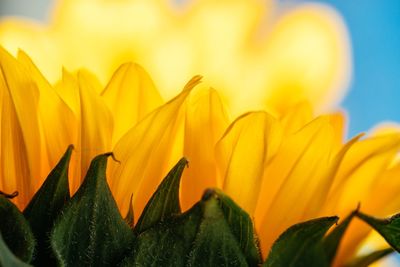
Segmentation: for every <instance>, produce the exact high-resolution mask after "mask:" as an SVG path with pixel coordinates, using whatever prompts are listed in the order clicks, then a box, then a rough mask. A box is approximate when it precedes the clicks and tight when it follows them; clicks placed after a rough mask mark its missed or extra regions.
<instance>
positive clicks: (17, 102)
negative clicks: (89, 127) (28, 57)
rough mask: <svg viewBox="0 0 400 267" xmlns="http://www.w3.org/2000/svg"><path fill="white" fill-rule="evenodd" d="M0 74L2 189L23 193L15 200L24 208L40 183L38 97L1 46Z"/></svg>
mask: <svg viewBox="0 0 400 267" xmlns="http://www.w3.org/2000/svg"><path fill="white" fill-rule="evenodd" d="M0 71H1V72H0V73H1V77H0V78H1V82H0V86H1V88H0V89H1V90H2V101H3V103H2V112H1V113H2V114H1V144H2V145H1V178H2V186H3V187H4V189H3V190H4V191H9V192H13V191H15V190H18V191H20V192H23V194H21V197H18V199H17V200H16V201H17V203H18V205H19V206H20V207H21V208H23V207H24V205H26V204H27V203H28V200H29V199H30V198H31V197H32V196H33V193H34V192H35V190H36V189H37V188H38V186H39V184H40V170H41V169H42V168H41V164H42V158H41V155H42V149H41V148H42V147H41V143H40V131H39V123H38V117H37V110H38V107H37V106H38V100H39V94H38V90H37V87H36V85H35V83H34V81H33V80H31V79H30V76H29V75H28V72H27V70H26V69H25V68H24V67H23V66H21V64H19V63H18V62H17V60H16V59H14V58H13V57H12V56H11V55H9V54H8V53H7V52H6V51H5V50H4V49H3V48H2V47H0ZM38 176H39V177H38Z"/></svg>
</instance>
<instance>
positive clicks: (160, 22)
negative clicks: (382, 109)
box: [0, 0, 400, 265]
mask: <svg viewBox="0 0 400 267" xmlns="http://www.w3.org/2000/svg"><path fill="white" fill-rule="evenodd" d="M227 3H228V1H211V0H210V1H194V2H190V4H188V5H186V6H184V7H181V8H180V9H176V8H172V7H171V6H169V5H167V4H166V2H162V3H160V2H159V1H149V0H147V1H145V0H142V1H140V0H137V1H119V2H114V3H112V2H111V1H96V0H92V1H90V0H85V1H77V0H71V1H63V2H62V3H61V4H60V6H59V13H56V16H54V18H53V21H52V24H51V25H50V26H41V25H34V24H31V23H27V22H23V21H16V20H10V21H5V22H3V23H2V24H1V25H0V43H1V44H2V45H4V46H5V47H6V48H7V49H8V50H9V51H11V52H13V53H14V52H17V51H16V50H17V48H19V47H22V48H23V49H24V50H26V51H28V52H29V54H31V55H32V57H33V58H34V59H35V62H37V63H38V65H39V67H40V69H43V72H44V74H45V75H44V76H43V75H42V74H41V72H40V71H39V70H38V69H37V68H36V67H35V65H34V64H33V63H32V61H31V60H30V58H29V57H28V56H27V55H26V54H25V53H24V52H22V51H19V52H18V56H17V58H13V57H12V56H11V55H10V54H8V53H7V52H6V51H5V49H0V70H1V72H0V73H1V75H0V90H1V91H0V97H1V125H0V132H1V143H0V172H1V173H0V188H1V190H2V191H6V192H11V191H14V190H18V191H20V192H21V194H20V196H19V197H18V198H17V199H16V200H15V201H16V202H17V204H18V205H19V207H20V208H22V207H24V206H25V205H26V204H27V202H28V201H29V199H30V198H31V197H32V195H33V193H34V192H35V191H36V190H37V189H38V187H39V186H40V184H41V183H42V181H43V179H44V177H46V175H47V173H48V172H49V170H50V169H51V168H52V167H53V166H54V165H55V164H56V162H57V160H58V159H59V158H60V156H61V155H62V153H63V152H64V150H65V148H66V147H67V145H69V144H74V145H75V153H74V156H73V160H72V163H71V165H72V166H71V179H70V182H71V188H72V191H74V190H76V188H77V187H78V186H79V184H80V182H81V177H82V175H83V174H84V173H85V172H86V170H87V168H88V166H89V163H90V160H91V159H92V158H93V157H94V156H95V155H97V154H99V153H103V152H107V151H110V150H113V151H114V153H115V156H116V158H117V159H118V160H119V161H120V163H116V162H113V163H110V166H109V170H108V171H109V173H108V179H109V184H110V187H111V189H112V191H113V194H114V195H115V198H116V199H117V202H118V204H119V207H120V209H121V211H122V212H125V211H126V210H127V207H128V205H129V197H130V196H131V194H133V197H134V206H135V212H136V213H135V216H138V215H139V214H140V212H141V211H142V209H143V207H144V205H145V203H146V202H147V200H148V199H149V198H150V196H151V194H152V193H153V192H154V190H155V188H156V187H157V185H158V184H159V182H160V180H161V179H162V178H163V177H164V175H165V174H166V173H167V171H168V170H169V169H170V168H171V167H172V166H173V164H175V163H176V162H177V161H178V159H179V158H180V157H182V155H185V156H186V157H188V158H189V160H190V168H188V169H187V170H186V171H185V174H184V178H183V180H182V191H181V195H182V206H183V207H184V208H188V207H190V205H191V204H193V203H194V201H196V200H198V199H199V198H200V196H201V193H202V192H203V191H204V189H205V188H207V187H219V188H222V189H223V190H224V191H225V192H226V193H228V195H230V196H231V197H232V198H233V199H234V200H235V201H236V202H237V203H238V204H239V205H240V206H242V207H243V208H244V209H245V210H246V211H247V212H249V214H251V215H252V216H253V218H254V221H255V224H256V229H257V232H258V233H259V235H260V240H261V246H262V249H263V253H264V256H265V255H266V254H267V252H268V249H269V248H270V247H271V244H272V242H273V241H274V240H275V239H276V238H277V236H278V235H279V234H280V233H281V232H282V231H283V230H285V229H286V228H287V227H288V226H290V225H292V224H294V223H297V222H300V221H304V220H307V219H310V218H314V217H317V216H322V215H324V216H325V215H334V214H335V215H336V214H337V215H339V216H341V217H342V218H343V217H344V216H346V215H347V214H348V213H349V212H350V211H351V210H353V209H354V208H355V207H356V206H357V204H358V203H359V202H361V203H362V209H363V211H365V212H368V213H370V214H374V215H387V214H391V213H393V212H395V211H398V209H399V207H400V199H398V196H397V192H396V186H398V181H397V180H396V179H395V177H396V175H398V173H399V171H400V166H399V165H398V163H397V161H395V157H396V154H397V152H398V150H399V148H400V135H399V134H398V133H388V134H382V135H376V136H370V137H368V138H366V139H363V140H361V141H360V137H355V138H354V139H352V140H350V141H348V142H347V143H346V142H345V141H344V139H345V137H344V132H345V118H344V115H343V113H342V112H338V113H335V114H331V115H325V116H319V117H316V118H315V117H314V115H313V110H315V111H316V113H317V114H319V113H320V112H321V111H323V110H328V109H329V108H331V107H333V106H334V105H335V103H336V102H337V101H339V100H340V98H341V96H342V95H343V93H344V90H345V88H346V84H347V80H348V75H349V68H350V66H349V65H350V64H349V62H348V61H349V59H348V58H349V57H348V53H349V51H348V44H347V41H346V34H345V33H344V28H343V26H342V25H341V23H340V20H339V19H338V18H337V15H336V14H335V13H334V12H333V11H332V10H330V9H329V8H327V7H325V6H320V5H310V4H307V5H302V6H298V7H295V8H293V9H290V10H288V11H285V12H275V11H276V10H277V6H276V5H273V4H272V3H269V4H268V5H264V4H263V3H261V1H244V0H234V1H232V0H231V1H229V4H227ZM273 10H274V12H272V11H273ZM88 14H95V15H94V16H93V17H92V16H88ZM262 21H264V22H268V23H264V24H265V25H269V26H268V27H267V26H265V27H264V26H261V25H264V24H261V22H262ZM127 60H134V61H138V62H140V63H141V64H143V65H144V66H145V67H146V69H148V70H149V71H150V72H151V73H152V77H154V81H155V84H156V85H157V88H163V90H161V91H160V92H159V91H157V90H156V89H155V88H156V87H155V86H154V84H153V82H152V80H151V79H150V78H149V76H148V75H147V74H146V72H145V71H144V70H143V69H142V68H141V67H139V66H138V65H136V64H134V63H125V64H123V65H121V66H120V64H121V63H122V62H125V61H127ZM61 65H65V66H66V68H68V69H79V68H80V67H82V66H83V67H88V68H89V69H90V70H93V71H94V73H95V75H93V74H91V73H90V72H89V71H86V70H80V71H78V72H77V73H71V72H69V71H67V70H66V69H63V71H62V79H61V80H58V79H59V77H60V74H59V70H60V69H61V67H60V66H61ZM118 66H120V67H119V68H118V70H117V71H116V72H115V73H114V74H113V75H112V77H111V78H110V79H109V77H110V76H111V73H112V71H114V69H116V68H117V67H118ZM195 73H202V74H204V75H206V77H207V78H208V79H209V80H210V81H211V84H212V85H213V86H215V87H216V88H217V89H218V92H217V91H216V90H214V89H212V88H210V87H209V86H207V85H206V84H199V82H200V77H199V76H196V77H194V78H193V79H192V80H191V81H190V82H189V83H188V84H187V85H186V86H185V88H184V89H183V90H182V91H181V92H179V94H178V95H177V96H176V97H175V98H173V99H171V100H170V101H168V102H164V101H163V97H164V98H165V99H169V98H170V97H171V96H175V95H176V94H177V93H178V91H176V90H179V88H181V85H182V84H184V82H185V81H186V80H188V79H189V78H190V76H191V75H193V74H195ZM45 77H48V78H49V80H50V82H49V81H48V80H47V79H46V78H45ZM98 78H99V79H100V81H99V80H98ZM106 81H108V83H107V85H106V86H103V84H105V82H106ZM53 84H54V85H53ZM225 105H226V106H227V107H225ZM249 110H260V111H253V112H248V111H249ZM244 111H246V112H247V113H243V112H244ZM238 115H240V116H239V117H237V116H238ZM232 118H236V119H235V120H232ZM389 185H390V186H389ZM382 192H385V194H384V195H382ZM376 196H379V198H378V197H376ZM388 203H390V205H388ZM356 230H357V231H356ZM369 231H370V229H369V228H368V227H366V226H364V225H362V224H360V223H357V222H355V223H353V224H352V226H351V228H350V229H349V232H350V233H349V234H348V235H347V236H346V240H344V242H343V244H342V252H341V253H340V255H339V256H338V258H337V264H339V265H340V264H343V263H344V262H345V261H346V260H347V259H348V258H349V257H351V256H353V255H354V252H355V250H356V246H357V245H359V244H360V243H361V241H362V240H363V238H365V236H366V235H367V234H368V232H369Z"/></svg>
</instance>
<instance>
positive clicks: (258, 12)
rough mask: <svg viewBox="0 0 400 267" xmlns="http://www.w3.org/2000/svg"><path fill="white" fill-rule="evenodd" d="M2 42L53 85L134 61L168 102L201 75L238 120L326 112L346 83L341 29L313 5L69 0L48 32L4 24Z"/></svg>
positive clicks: (253, 0)
mask: <svg viewBox="0 0 400 267" xmlns="http://www.w3.org/2000/svg"><path fill="white" fill-rule="evenodd" d="M0 43H1V44H2V45H3V46H4V47H5V48H6V49H8V50H9V51H11V52H12V53H16V52H17V49H19V48H21V49H23V50H24V51H26V52H27V53H28V54H29V55H31V57H32V58H33V59H34V61H35V62H36V63H37V64H38V66H39V68H40V69H41V70H42V71H43V72H44V74H45V76H46V77H48V78H49V79H50V81H51V82H56V81H57V80H58V78H59V77H60V69H61V66H65V67H66V68H67V69H70V70H75V69H79V68H81V67H86V68H88V69H90V70H91V71H93V72H94V74H96V76H97V77H98V78H99V79H100V80H101V81H102V82H103V83H104V82H106V81H107V80H108V79H109V78H110V75H111V74H112V73H113V72H114V70H115V69H116V68H117V67H119V66H120V65H121V64H122V63H124V62H127V61H133V62H139V63H140V64H141V65H142V66H143V67H144V68H145V69H146V70H148V71H149V73H150V74H151V76H152V78H153V79H154V82H155V84H156V86H157V88H160V93H161V94H162V96H163V97H164V98H165V99H170V98H171V97H173V96H175V95H176V94H177V93H178V92H179V90H180V88H181V86H182V84H185V83H186V81H187V80H189V79H190V78H191V77H192V76H193V75H195V74H201V75H203V76H204V77H205V78H206V79H207V81H210V82H211V83H212V85H213V86H214V87H215V88H218V92H219V93H220V94H221V96H222V97H223V99H224V102H225V103H226V105H228V107H229V110H230V112H231V113H232V115H233V116H235V117H236V116H238V115H240V114H241V113H243V112H245V111H248V110H249V109H251V110H253V109H264V110H267V111H269V112H272V113H277V112H283V111H284V110H285V109H286V107H288V106H291V105H293V104H294V103H297V102H298V101H302V100H304V99H307V100H308V101H309V102H311V103H312V105H313V106H314V107H315V108H316V111H317V112H320V111H327V110H329V109H330V108H332V107H334V106H335V104H337V103H338V101H340V100H341V98H342V97H343V95H344V93H345V92H344V91H345V89H346V87H347V83H348V78H349V75H350V63H349V59H350V56H349V47H348V46H349V45H348V41H347V34H346V30H345V27H344V26H343V25H342V22H341V19H340V17H339V16H338V15H337V14H336V13H335V12H334V11H333V10H332V9H331V8H329V7H328V6H324V5H319V4H318V5H317V4H301V5H296V6H292V7H289V8H284V7H281V6H280V5H279V4H277V3H275V1H261V0H224V1H213V0H202V1H187V2H186V3H185V4H181V5H175V6H173V5H171V4H170V3H168V1H158V0H120V1H101V0H83V1H82V0H68V1H60V3H59V4H58V6H57V8H56V12H55V13H54V14H53V16H52V19H51V22H50V25H39V24H37V23H35V24H33V23H32V22H30V21H22V20H20V19H19V20H15V19H9V20H6V21H4V22H3V23H2V24H1V25H0ZM288 77H290V79H288Z"/></svg>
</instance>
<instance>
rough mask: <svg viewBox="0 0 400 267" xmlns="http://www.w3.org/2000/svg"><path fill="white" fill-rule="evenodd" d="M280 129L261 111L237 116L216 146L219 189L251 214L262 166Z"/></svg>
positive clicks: (277, 140)
mask: <svg viewBox="0 0 400 267" xmlns="http://www.w3.org/2000/svg"><path fill="white" fill-rule="evenodd" d="M281 134H282V133H281V128H280V125H279V123H278V121H277V120H276V119H275V118H274V117H272V116H271V115H269V114H267V113H265V112H252V113H247V114H244V115H243V116H241V117H239V118H238V119H237V120H236V121H235V122H233V123H232V125H231V126H230V127H229V128H228V130H227V131H226V133H225V134H224V136H223V137H222V139H221V140H220V141H219V142H218V144H217V146H216V158H217V162H218V166H219V172H220V176H221V177H222V179H223V180H224V182H223V189H224V191H225V192H226V193H227V194H228V195H229V196H231V197H232V198H233V199H234V200H235V201H236V202H237V203H238V204H239V206H241V207H242V208H243V209H245V210H246V211H247V212H249V213H250V214H252V213H253V211H254V209H255V207H256V203H257V199H258V192H259V190H260V185H261V181H262V177H263V175H264V167H265V165H266V163H267V162H268V160H269V159H271V158H272V157H273V156H274V154H275V153H276V151H277V149H278V148H279V145H280V141H281Z"/></svg>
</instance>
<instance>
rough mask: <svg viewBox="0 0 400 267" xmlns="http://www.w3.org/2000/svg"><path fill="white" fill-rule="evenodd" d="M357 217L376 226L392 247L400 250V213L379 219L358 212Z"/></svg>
mask: <svg viewBox="0 0 400 267" xmlns="http://www.w3.org/2000/svg"><path fill="white" fill-rule="evenodd" d="M357 217H358V218H360V219H361V220H363V221H364V222H366V223H367V224H369V225H370V226H371V227H372V228H374V229H375V230H376V231H377V232H378V233H379V234H380V235H381V236H382V237H383V238H384V239H385V240H386V241H387V242H388V244H389V245H390V246H391V247H392V248H394V249H395V250H396V251H398V252H400V214H396V215H394V216H393V217H390V218H388V219H377V218H374V217H371V216H369V215H366V214H364V213H362V212H358V213H357Z"/></svg>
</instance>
